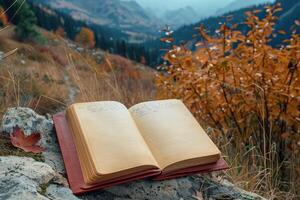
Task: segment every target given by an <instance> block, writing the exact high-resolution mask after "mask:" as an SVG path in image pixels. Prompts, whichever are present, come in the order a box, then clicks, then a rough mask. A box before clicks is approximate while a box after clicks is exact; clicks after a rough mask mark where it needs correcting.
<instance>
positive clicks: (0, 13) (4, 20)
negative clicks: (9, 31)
mask: <svg viewBox="0 0 300 200" xmlns="http://www.w3.org/2000/svg"><path fill="white" fill-rule="evenodd" d="M7 25H8V17H7V15H6V14H5V11H4V9H3V8H2V7H0V26H7Z"/></svg>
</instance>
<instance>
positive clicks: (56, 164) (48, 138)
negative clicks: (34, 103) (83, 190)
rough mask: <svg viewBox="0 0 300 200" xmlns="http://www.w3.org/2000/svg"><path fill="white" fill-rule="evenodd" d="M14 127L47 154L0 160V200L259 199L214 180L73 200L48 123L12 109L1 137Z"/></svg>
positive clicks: (125, 188) (135, 187) (129, 187)
mask: <svg viewBox="0 0 300 200" xmlns="http://www.w3.org/2000/svg"><path fill="white" fill-rule="evenodd" d="M15 126H18V127H19V128H21V129H23V130H24V131H25V133H26V134H27V135H30V134H32V133H35V132H39V133H40V134H41V136H42V139H41V142H40V145H41V146H42V147H44V148H46V151H45V152H43V157H44V159H45V163H43V162H37V161H35V160H33V159H32V158H26V157H14V156H8V157H0V166H1V168H0V199H22V200H27V199H42V200H43V199H58V200H60V199H61V200H68V199H70V200H77V199H86V200H96V199H97V200H99V199H100V200H101V199H103V200H111V199H113V200H121V199H124V200H127V199H128V200H129V199H131V200H132V199H134V200H146V199H158V200H173V199H175V200H176V199H184V200H186V199H187V200H189V199H190V200H194V199H210V200H214V199H245V200H253V199H263V198H262V197H260V196H258V195H256V194H252V193H248V192H246V191H244V190H241V189H239V188H237V187H235V186H234V185H233V184H231V183H229V182H228V181H226V180H224V179H221V178H220V176H218V174H206V175H195V176H190V177H183V178H178V179H173V180H168V181H151V180H140V181H135V182H132V183H127V184H123V185H118V186H114V187H110V188H107V189H103V190H99V191H97V192H93V193H89V194H86V195H82V196H79V197H76V196H74V195H73V194H72V192H71V191H70V189H69V188H68V187H67V182H66V179H64V178H63V177H62V176H61V175H63V176H65V173H64V167H63V166H64V165H63V161H62V158H61V154H60V150H59V147H58V144H57V140H56V135H55V132H54V129H53V122H52V120H51V118H50V117H45V116H41V115H38V114H36V113H35V112H34V111H33V110H31V109H29V108H11V109H8V111H7V112H6V113H5V115H4V117H3V121H2V131H3V133H2V134H8V133H11V132H12V131H13V128H14V127H15ZM2 166H3V167H2ZM60 174H61V175H60Z"/></svg>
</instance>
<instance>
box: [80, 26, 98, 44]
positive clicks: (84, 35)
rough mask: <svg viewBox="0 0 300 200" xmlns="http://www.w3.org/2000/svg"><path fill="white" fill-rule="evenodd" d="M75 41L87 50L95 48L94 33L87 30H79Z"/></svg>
mask: <svg viewBox="0 0 300 200" xmlns="http://www.w3.org/2000/svg"><path fill="white" fill-rule="evenodd" d="M75 41H76V42H78V43H80V44H82V45H84V46H85V47H88V48H93V47H94V46H95V35H94V32H93V31H92V30H91V29H89V28H85V27H84V28H81V30H80V32H79V33H78V34H77V35H76V37H75Z"/></svg>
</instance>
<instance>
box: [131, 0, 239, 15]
mask: <svg viewBox="0 0 300 200" xmlns="http://www.w3.org/2000/svg"><path fill="white" fill-rule="evenodd" d="M136 1H137V2H138V3H140V5H141V6H143V7H150V8H155V9H159V10H160V11H161V10H173V9H177V8H181V7H186V6H192V7H193V8H195V10H197V11H198V12H203V15H206V14H209V13H210V14H212V12H215V11H217V10H218V9H220V8H223V7H225V6H226V5H228V4H230V3H231V2H232V1H234V0H136Z"/></svg>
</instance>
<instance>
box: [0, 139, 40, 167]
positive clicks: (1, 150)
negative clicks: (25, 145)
mask: <svg viewBox="0 0 300 200" xmlns="http://www.w3.org/2000/svg"><path fill="white" fill-rule="evenodd" d="M0 156H20V157H31V158H33V159H34V160H36V161H39V162H44V158H43V156H42V154H35V153H27V152H25V151H23V150H22V149H19V148H16V147H14V146H13V145H12V144H11V142H10V138H9V137H7V136H3V135H1V134H0Z"/></svg>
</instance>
